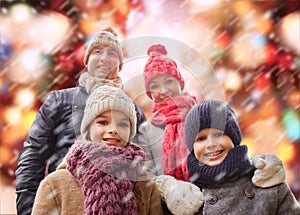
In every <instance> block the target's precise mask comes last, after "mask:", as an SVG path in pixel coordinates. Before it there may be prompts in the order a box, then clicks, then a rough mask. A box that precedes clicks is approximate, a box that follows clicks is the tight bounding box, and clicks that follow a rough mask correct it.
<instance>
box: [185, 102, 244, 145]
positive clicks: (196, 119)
mask: <svg viewBox="0 0 300 215" xmlns="http://www.w3.org/2000/svg"><path fill="white" fill-rule="evenodd" d="M205 128H215V129H219V130H222V131H224V133H225V134H226V135H227V136H229V137H230V139H231V140H232V142H233V144H234V146H237V145H239V144H240V143H241V141H242V132H241V130H240V128H239V125H238V120H237V117H236V115H235V113H234V111H233V109H232V108H231V107H230V106H229V105H228V104H226V103H225V102H223V101H217V100H206V101H203V102H200V103H198V104H197V105H195V106H194V107H193V108H192V109H191V110H190V112H189V113H188V115H187V117H186V119H185V125H184V132H185V140H186V145H187V148H188V149H189V150H190V151H192V150H193V146H194V142H195V138H196V136H197V134H198V133H199V132H200V131H201V130H202V129H205Z"/></svg>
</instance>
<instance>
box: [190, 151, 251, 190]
mask: <svg viewBox="0 0 300 215" xmlns="http://www.w3.org/2000/svg"><path fill="white" fill-rule="evenodd" d="M187 160H188V170H189V175H190V180H191V182H192V183H193V184H196V185H197V186H198V187H201V188H204V187H207V186H216V185H220V184H222V183H224V182H228V181H231V180H236V179H238V178H241V177H244V176H246V175H247V174H253V171H254V167H253V166H251V164H250V160H249V158H248V149H247V146H235V147H234V148H232V149H231V150H230V151H229V153H228V155H227V156H226V158H225V159H224V161H223V162H222V163H221V164H219V165H217V166H207V165H204V164H202V163H201V162H199V161H198V160H197V158H196V157H195V155H194V153H193V152H192V153H190V154H189V156H188V159H187Z"/></svg>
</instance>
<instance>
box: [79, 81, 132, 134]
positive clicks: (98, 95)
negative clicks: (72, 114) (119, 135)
mask: <svg viewBox="0 0 300 215" xmlns="http://www.w3.org/2000/svg"><path fill="white" fill-rule="evenodd" d="M110 110H118V111H121V112H123V113H125V114H126V115H127V116H128V118H129V120H130V123H131V133H130V138H132V137H133V136H134V135H135V132H136V112H135V106H134V103H133V101H132V100H131V99H130V98H129V97H128V96H127V95H126V94H125V92H124V91H123V90H121V89H119V88H115V87H110V86H105V85H103V86H100V87H98V88H97V89H95V90H93V92H92V93H91V94H90V96H89V97H88V99H87V101H86V106H85V109H84V115H83V118H82V122H81V135H82V137H83V138H84V139H85V140H90V139H89V135H88V133H89V132H88V129H89V125H90V124H91V122H92V121H93V120H94V119H95V118H96V117H97V116H99V115H100V114H101V113H103V112H105V111H110Z"/></svg>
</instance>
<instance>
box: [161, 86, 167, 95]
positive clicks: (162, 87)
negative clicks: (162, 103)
mask: <svg viewBox="0 0 300 215" xmlns="http://www.w3.org/2000/svg"><path fill="white" fill-rule="evenodd" d="M167 92H168V88H167V87H166V86H164V85H161V86H160V88H159V93H161V94H166V93H167Z"/></svg>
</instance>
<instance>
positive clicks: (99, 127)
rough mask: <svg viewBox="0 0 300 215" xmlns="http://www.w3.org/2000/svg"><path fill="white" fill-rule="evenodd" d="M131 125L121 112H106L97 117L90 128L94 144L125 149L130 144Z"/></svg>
mask: <svg viewBox="0 0 300 215" xmlns="http://www.w3.org/2000/svg"><path fill="white" fill-rule="evenodd" d="M130 129H131V124H130V120H129V118H128V117H127V115H126V114H125V113H123V112H121V111H106V112H103V113H102V114H100V115H99V116H97V117H96V118H95V119H94V121H93V122H92V123H91V125H90V127H89V135H90V139H91V141H92V142H100V143H104V144H106V145H107V146H119V147H125V146H126V145H127V143H128V142H129V136H130Z"/></svg>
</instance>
